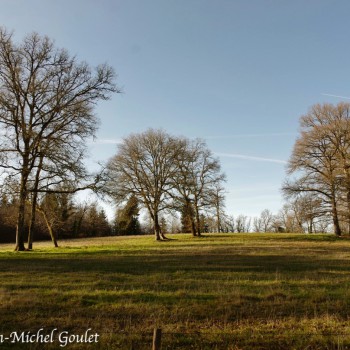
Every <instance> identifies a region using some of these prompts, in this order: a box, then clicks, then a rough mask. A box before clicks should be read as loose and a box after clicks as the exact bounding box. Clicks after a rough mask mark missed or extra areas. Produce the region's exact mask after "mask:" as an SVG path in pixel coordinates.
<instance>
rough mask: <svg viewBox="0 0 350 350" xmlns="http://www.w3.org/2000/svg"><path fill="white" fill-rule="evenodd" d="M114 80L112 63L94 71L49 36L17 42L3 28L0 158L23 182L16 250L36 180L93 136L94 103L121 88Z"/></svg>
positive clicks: (0, 31)
mask: <svg viewBox="0 0 350 350" xmlns="http://www.w3.org/2000/svg"><path fill="white" fill-rule="evenodd" d="M114 80H115V74H114V71H113V69H112V68H111V67H109V66H107V65H101V66H98V67H97V68H96V69H95V70H93V69H91V68H90V67H89V65H88V64H86V63H84V62H81V63H80V62H78V61H77V59H76V57H71V56H70V55H69V54H68V53H67V51H66V50H63V49H57V48H55V46H54V43H53V41H52V40H50V39H49V38H48V37H42V36H40V35H38V34H36V33H33V34H30V35H28V36H27V37H25V38H24V40H23V41H22V42H21V43H20V44H16V43H15V42H14V40H13V35H12V33H9V32H7V31H6V30H5V29H3V28H2V29H0V126H1V130H0V133H1V143H0V153H1V159H0V161H1V166H2V168H3V169H5V172H6V175H9V176H12V177H16V176H17V178H18V182H19V190H18V197H19V205H18V207H19V208H18V209H19V210H18V219H17V234H16V249H17V250H24V249H25V246H24V237H25V210H26V201H27V200H28V199H29V194H30V193H32V192H35V191H37V189H38V188H36V186H37V185H39V181H35V180H33V179H35V178H36V175H37V176H39V178H41V166H44V165H45V164H49V163H50V161H49V159H51V163H53V162H55V160H54V158H55V157H56V159H57V154H56V151H57V152H58V150H59V149H66V150H68V149H71V150H72V149H74V147H77V145H79V144H81V143H84V142H85V140H86V138H87V137H91V136H93V135H94V133H95V131H96V129H97V126H98V119H97V117H96V115H95V114H94V105H95V104H96V102H97V101H99V100H105V99H108V98H109V97H110V94H111V93H112V92H116V91H117V88H116V86H115V83H114ZM77 148H79V147H77ZM67 154H68V155H69V154H70V152H69V151H67V152H66V155H67ZM35 173H36V174H35ZM41 183H42V182H41Z"/></svg>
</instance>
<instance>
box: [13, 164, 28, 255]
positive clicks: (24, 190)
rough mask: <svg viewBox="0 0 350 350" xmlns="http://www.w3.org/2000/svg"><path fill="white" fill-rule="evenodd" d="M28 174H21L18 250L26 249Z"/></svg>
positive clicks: (17, 234) (17, 230) (17, 227)
mask: <svg viewBox="0 0 350 350" xmlns="http://www.w3.org/2000/svg"><path fill="white" fill-rule="evenodd" d="M27 177H28V176H27V175H26V173H25V172H24V171H23V172H22V176H21V186H20V192H19V205H18V217H17V226H16V248H15V250H16V251H24V250H25V246H24V236H25V209H26V199H27Z"/></svg>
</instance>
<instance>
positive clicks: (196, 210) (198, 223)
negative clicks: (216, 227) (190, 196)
mask: <svg viewBox="0 0 350 350" xmlns="http://www.w3.org/2000/svg"><path fill="white" fill-rule="evenodd" d="M194 206H195V212H196V226H197V235H198V236H201V220H200V217H199V209H198V205H197V203H194Z"/></svg>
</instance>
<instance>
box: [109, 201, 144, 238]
mask: <svg viewBox="0 0 350 350" xmlns="http://www.w3.org/2000/svg"><path fill="white" fill-rule="evenodd" d="M139 211H140V209H139V205H138V200H137V198H136V196H134V195H132V196H131V197H130V198H129V199H128V201H127V203H126V204H125V206H124V207H123V208H121V209H119V210H118V211H117V213H116V219H115V232H116V234H117V235H138V234H141V226H140V222H139V218H138V217H139Z"/></svg>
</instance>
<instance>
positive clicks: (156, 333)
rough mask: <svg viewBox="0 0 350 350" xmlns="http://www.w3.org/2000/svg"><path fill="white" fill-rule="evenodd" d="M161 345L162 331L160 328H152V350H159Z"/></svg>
mask: <svg viewBox="0 0 350 350" xmlns="http://www.w3.org/2000/svg"><path fill="white" fill-rule="evenodd" d="M161 344H162V330H161V329H160V328H154V330H153V344H152V350H160V347H161Z"/></svg>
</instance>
